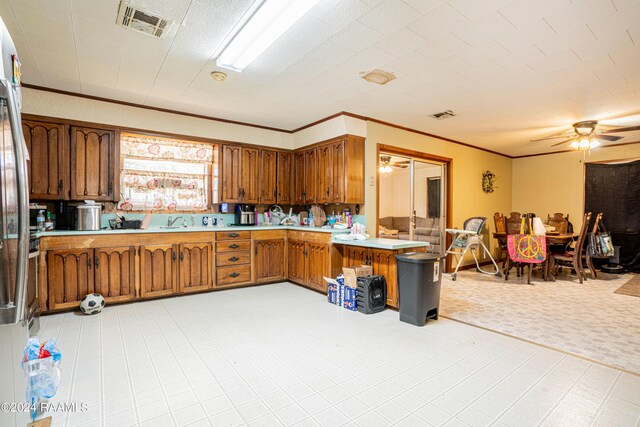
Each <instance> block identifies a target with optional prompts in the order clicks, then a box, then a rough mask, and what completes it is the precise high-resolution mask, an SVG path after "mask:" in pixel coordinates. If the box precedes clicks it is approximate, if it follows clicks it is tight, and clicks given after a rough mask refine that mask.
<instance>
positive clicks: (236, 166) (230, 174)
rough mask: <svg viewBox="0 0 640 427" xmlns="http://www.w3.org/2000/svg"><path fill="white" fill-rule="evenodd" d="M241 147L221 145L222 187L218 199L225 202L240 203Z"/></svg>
mask: <svg viewBox="0 0 640 427" xmlns="http://www.w3.org/2000/svg"><path fill="white" fill-rule="evenodd" d="M241 155H242V148H241V147H239V146H237V145H223V146H222V162H221V163H222V169H221V174H222V188H221V197H220V200H221V201H223V202H227V203H240V194H241V189H242V188H241V187H242V184H241V183H240V179H241V175H240V166H241V163H242V158H241Z"/></svg>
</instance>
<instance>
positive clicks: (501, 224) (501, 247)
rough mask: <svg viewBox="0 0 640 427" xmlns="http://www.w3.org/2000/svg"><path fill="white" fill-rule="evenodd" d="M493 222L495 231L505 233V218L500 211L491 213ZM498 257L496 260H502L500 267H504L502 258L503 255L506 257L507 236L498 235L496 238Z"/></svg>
mask: <svg viewBox="0 0 640 427" xmlns="http://www.w3.org/2000/svg"><path fill="white" fill-rule="evenodd" d="M493 222H494V224H495V227H496V233H505V234H506V233H507V220H506V218H505V217H504V215H502V214H501V213H500V212H496V213H494V214H493ZM498 251H499V252H498V259H497V260H496V261H497V262H501V261H503V264H502V268H503V269H504V260H505V256H506V257H508V252H507V238H506V237H499V238H498Z"/></svg>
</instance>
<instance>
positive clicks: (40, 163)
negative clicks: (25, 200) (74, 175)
mask: <svg viewBox="0 0 640 427" xmlns="http://www.w3.org/2000/svg"><path fill="white" fill-rule="evenodd" d="M22 132H23V133H24V141H25V143H26V144H27V149H28V150H29V155H30V157H31V160H30V161H28V162H27V173H28V177H29V198H30V199H32V200H64V199H67V198H68V197H69V166H68V165H69V163H68V162H67V159H68V158H69V149H68V145H67V138H66V136H65V132H64V125H61V124H54V123H44V122H32V121H30V120H23V121H22Z"/></svg>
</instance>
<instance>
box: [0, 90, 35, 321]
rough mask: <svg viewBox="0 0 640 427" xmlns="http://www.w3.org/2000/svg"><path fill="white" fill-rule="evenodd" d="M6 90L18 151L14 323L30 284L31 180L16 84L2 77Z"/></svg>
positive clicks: (21, 310)
mask: <svg viewBox="0 0 640 427" xmlns="http://www.w3.org/2000/svg"><path fill="white" fill-rule="evenodd" d="M0 82H1V83H2V86H3V88H2V90H3V91H4V92H5V94H6V99H7V107H8V110H9V122H10V123H11V135H12V136H13V143H14V149H15V150H16V165H15V166H16V178H17V184H18V266H17V269H16V279H17V280H16V289H15V293H14V304H15V316H14V323H19V322H21V321H22V320H23V319H24V312H25V293H26V287H27V267H28V262H29V193H28V191H29V190H28V188H29V183H28V180H27V161H26V159H27V156H28V153H27V152H26V147H27V145H26V143H25V141H24V135H23V133H22V125H21V123H20V110H19V107H18V103H17V101H16V99H15V92H14V90H13V85H12V84H11V83H9V81H7V80H4V79H2V80H0Z"/></svg>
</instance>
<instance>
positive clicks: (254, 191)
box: [240, 148, 260, 204]
mask: <svg viewBox="0 0 640 427" xmlns="http://www.w3.org/2000/svg"><path fill="white" fill-rule="evenodd" d="M259 155H260V151H259V150H258V149H257V148H242V167H241V169H240V175H241V183H242V186H241V193H240V203H249V204H256V203H258V201H259V200H260V182H259V178H260V175H259V172H260V159H259Z"/></svg>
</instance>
